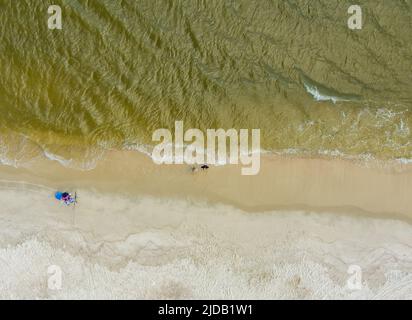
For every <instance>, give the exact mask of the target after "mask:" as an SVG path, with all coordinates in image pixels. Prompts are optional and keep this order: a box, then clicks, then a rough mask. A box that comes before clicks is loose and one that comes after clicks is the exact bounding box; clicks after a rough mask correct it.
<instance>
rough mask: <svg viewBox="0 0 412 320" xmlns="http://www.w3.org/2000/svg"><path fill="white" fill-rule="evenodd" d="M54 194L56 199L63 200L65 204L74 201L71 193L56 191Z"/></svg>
mask: <svg viewBox="0 0 412 320" xmlns="http://www.w3.org/2000/svg"><path fill="white" fill-rule="evenodd" d="M54 196H55V198H56V199H57V200H60V201H62V202H64V203H65V204H66V205H70V204H72V203H73V202H76V199H75V198H73V197H72V195H71V194H70V193H68V192H60V191H57V192H56V193H55V195H54Z"/></svg>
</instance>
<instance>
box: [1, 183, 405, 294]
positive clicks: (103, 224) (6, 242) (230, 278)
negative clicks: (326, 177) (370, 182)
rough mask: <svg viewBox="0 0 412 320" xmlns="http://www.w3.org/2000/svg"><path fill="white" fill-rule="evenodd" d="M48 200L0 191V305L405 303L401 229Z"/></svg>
mask: <svg viewBox="0 0 412 320" xmlns="http://www.w3.org/2000/svg"><path fill="white" fill-rule="evenodd" d="M52 193H53V189H51V188H47V187H43V186H39V185H30V184H27V183H17V182H10V183H7V182H5V181H3V182H2V183H1V188H0V204H1V207H0V270H1V272H0V298H3V299H9V298H51V299H61V298H75V299H79V298H87V299H89V298H91V299H94V298H199V299H200V298H205V299H207V298H237V299H247V298H263V299H273V298H306V299H311V298H320V299H325V298H332V299H335V298H377V299H385V298H396V299H398V298H399V299H406V298H408V299H411V298H412V246H411V244H412V226H411V225H410V224H408V223H406V222H401V221H395V220H389V219H374V218H367V217H360V216H345V215H335V214H314V213H305V212H287V213H282V212H265V213H245V212H242V211H241V210H240V209H236V208H233V207H230V206H227V205H219V204H212V203H206V202H199V201H194V200H189V199H187V200H183V199H182V200H176V199H173V200H172V199H168V198H167V197H162V198H153V197H150V196H138V197H133V198H131V197H126V196H121V195H113V194H112V195H108V194H105V193H97V192H92V191H88V190H86V189H85V190H79V194H80V199H79V206H78V207H77V208H76V209H75V210H73V209H71V208H65V207H62V206H60V205H59V204H58V203H57V202H56V201H54V200H53V198H52V197H53V196H52ZM352 264H354V265H359V266H360V267H361V268H362V289H360V290H350V289H349V288H348V287H347V284H346V281H347V279H348V278H349V277H350V275H349V274H348V273H347V270H348V267H349V265H352ZM50 265H58V266H59V267H60V268H61V270H62V283H61V284H62V286H61V289H59V290H52V289H49V288H48V277H50V276H51V275H50V274H48V273H47V269H48V267H49V266H50Z"/></svg>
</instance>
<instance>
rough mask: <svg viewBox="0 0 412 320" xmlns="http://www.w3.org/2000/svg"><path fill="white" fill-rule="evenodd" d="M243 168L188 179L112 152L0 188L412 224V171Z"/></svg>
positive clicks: (340, 164) (40, 163)
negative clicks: (84, 165)
mask: <svg viewBox="0 0 412 320" xmlns="http://www.w3.org/2000/svg"><path fill="white" fill-rule="evenodd" d="M240 167H241V165H225V166H213V167H211V168H210V169H209V170H207V171H205V172H202V171H199V172H196V173H192V172H191V170H190V166H188V165H156V164H155V163H154V162H153V161H152V159H151V158H150V157H148V156H147V155H145V154H142V153H139V152H134V151H109V152H108V153H107V154H106V155H105V156H104V157H103V159H102V160H100V161H99V162H98V164H97V166H96V168H95V169H93V170H88V171H81V170H77V169H71V168H67V167H63V166H62V165H61V164H60V163H58V162H57V161H51V160H44V159H35V160H32V161H31V163H30V165H26V166H24V167H20V168H15V167H10V166H4V165H2V166H0V176H1V177H2V178H1V179H0V183H2V181H4V180H10V181H25V182H28V183H34V184H41V185H45V186H51V187H54V188H56V189H69V190H70V191H74V190H76V189H91V190H96V191H99V192H104V193H112V192H115V193H123V194H126V195H131V196H133V195H150V196H154V197H171V198H176V199H187V198H192V199H195V200H205V201H207V202H210V203H222V204H225V205H231V206H233V207H235V208H238V209H241V210H243V211H246V212H264V211H273V210H292V211H293V210H310V211H318V212H336V213H343V212H345V213H349V214H351V213H356V214H357V213H359V214H363V215H367V216H379V217H389V218H398V219H406V220H408V221H412V199H411V198H410V191H411V190H412V164H400V163H394V162H383V161H370V162H358V161H352V160H344V159H328V158H309V157H306V158H302V157H285V156H277V155H262V156H261V169H260V172H259V174H258V175H256V176H242V175H241V173H240Z"/></svg>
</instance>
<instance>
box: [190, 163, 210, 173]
mask: <svg viewBox="0 0 412 320" xmlns="http://www.w3.org/2000/svg"><path fill="white" fill-rule="evenodd" d="M200 169H202V171H204V170H207V169H209V166H208V165H207V164H203V165H201V166H200ZM198 170H199V167H198V166H192V172H193V173H195V172H197V171H198Z"/></svg>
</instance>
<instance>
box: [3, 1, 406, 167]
mask: <svg viewBox="0 0 412 320" xmlns="http://www.w3.org/2000/svg"><path fill="white" fill-rule="evenodd" d="M51 4H57V5H60V6H61V8H62V23H63V24H62V30H49V29H48V27H47V20H48V17H49V15H48V13H47V9H48V7H49V5H51ZM352 4H353V3H352V1H346V0H339V1H338V0H327V1H326V0H325V1H323V0H317V1H315V0H313V1H309V0H288V1H284V0H271V1H263V0H262V1H249V0H239V1H223V0H211V1H178V0H175V1H170V0H169V1H166V0H164V1H163V0H156V1H153V0H142V1H137V0H136V1H134V0H122V1H111V0H93V1H87V0H53V1H49V0H44V1H38V0H0V75H1V77H0V161H1V163H5V164H10V165H20V164H22V163H26V162H27V161H30V159H32V158H35V157H39V156H47V157H49V158H50V159H54V160H58V161H60V162H61V163H62V164H65V165H72V166H76V167H79V168H88V167H91V166H93V165H94V164H95V163H96V161H98V160H99V159H100V158H101V155H102V153H104V151H105V150H107V149H124V148H127V149H130V148H132V149H136V150H142V148H143V146H150V145H151V144H152V141H151V136H152V133H153V131H154V130H156V129H158V128H173V126H174V122H175V121H177V120H183V121H184V124H185V128H199V129H202V130H205V129H207V128H211V129H217V128H224V129H228V128H237V129H240V128H245V129H252V128H258V129H261V147H262V149H264V150H267V151H270V152H275V153H293V154H297V155H308V154H309V155H331V156H339V157H347V156H348V157H351V158H353V157H355V158H356V157H364V158H365V157H367V158H378V159H383V160H386V159H402V160H403V161H410V160H411V159H412V143H411V142H412V137H411V131H410V130H411V128H412V72H411V71H412V41H411V40H412V1H410V0H365V1H360V2H359V4H360V5H361V8H362V10H363V11H362V12H363V27H362V29H361V30H350V29H349V28H348V26H347V19H348V18H349V14H348V13H347V10H348V7H349V6H350V5H352Z"/></svg>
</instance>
